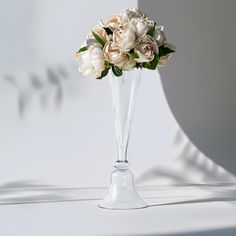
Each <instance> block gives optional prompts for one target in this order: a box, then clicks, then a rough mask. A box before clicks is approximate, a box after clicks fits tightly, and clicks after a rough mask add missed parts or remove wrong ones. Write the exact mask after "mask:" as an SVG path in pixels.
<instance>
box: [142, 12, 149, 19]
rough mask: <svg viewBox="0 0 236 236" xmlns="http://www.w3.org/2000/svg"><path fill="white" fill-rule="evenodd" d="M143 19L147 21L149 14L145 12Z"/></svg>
mask: <svg viewBox="0 0 236 236" xmlns="http://www.w3.org/2000/svg"><path fill="white" fill-rule="evenodd" d="M143 18H144V19H145V20H146V19H147V18H148V17H147V13H146V12H145V13H144V16H143Z"/></svg>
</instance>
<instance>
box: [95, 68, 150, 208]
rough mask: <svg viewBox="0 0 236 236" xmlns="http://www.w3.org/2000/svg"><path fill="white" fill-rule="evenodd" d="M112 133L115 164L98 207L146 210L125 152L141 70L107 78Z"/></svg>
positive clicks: (145, 204) (111, 75)
mask: <svg viewBox="0 0 236 236" xmlns="http://www.w3.org/2000/svg"><path fill="white" fill-rule="evenodd" d="M109 79H110V83H111V91H112V98H113V107H114V121H115V130H116V144H117V149H118V153H117V161H116V162H115V164H114V167H115V170H114V171H113V172H112V173H111V179H110V187H109V191H108V194H107V196H106V197H105V198H104V199H103V200H102V202H101V203H100V204H99V207H101V208H106V209H137V208H144V207H147V206H148V205H147V203H145V202H144V201H143V200H142V199H141V198H140V197H139V195H138V192H137V190H136V187H135V184H134V177H133V174H132V172H131V171H130V169H129V163H128V160H127V148H128V143H129V136H130V127H131V123H132V117H133V111H134V106H135V101H136V97H137V92H138V88H139V84H140V80H141V69H134V70H132V71H127V72H123V75H122V76H121V77H115V76H114V75H113V74H110V78H109Z"/></svg>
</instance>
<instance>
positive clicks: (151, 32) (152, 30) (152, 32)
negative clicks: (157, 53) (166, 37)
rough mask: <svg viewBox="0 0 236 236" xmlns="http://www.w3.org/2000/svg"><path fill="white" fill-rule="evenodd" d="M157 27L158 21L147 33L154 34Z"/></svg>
mask: <svg viewBox="0 0 236 236" xmlns="http://www.w3.org/2000/svg"><path fill="white" fill-rule="evenodd" d="M155 29H156V22H155V23H154V25H153V27H152V28H151V29H150V30H149V31H148V32H147V34H148V35H150V36H153V34H154V32H155Z"/></svg>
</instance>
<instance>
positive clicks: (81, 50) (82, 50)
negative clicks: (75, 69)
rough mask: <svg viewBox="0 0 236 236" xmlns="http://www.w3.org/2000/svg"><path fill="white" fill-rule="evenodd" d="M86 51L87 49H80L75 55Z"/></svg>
mask: <svg viewBox="0 0 236 236" xmlns="http://www.w3.org/2000/svg"><path fill="white" fill-rule="evenodd" d="M86 50H88V48H87V47H82V48H80V49H79V51H78V52H77V53H81V52H84V51H86Z"/></svg>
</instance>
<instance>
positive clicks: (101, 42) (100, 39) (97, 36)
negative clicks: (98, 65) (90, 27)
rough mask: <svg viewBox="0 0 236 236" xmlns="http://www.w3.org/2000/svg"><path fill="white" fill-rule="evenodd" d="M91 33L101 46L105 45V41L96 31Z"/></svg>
mask: <svg viewBox="0 0 236 236" xmlns="http://www.w3.org/2000/svg"><path fill="white" fill-rule="evenodd" d="M92 34H93V37H94V38H95V39H96V41H97V42H98V43H100V44H101V45H102V46H104V45H105V42H104V41H103V40H102V38H101V37H100V36H99V35H98V34H97V33H95V32H93V31H92Z"/></svg>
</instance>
